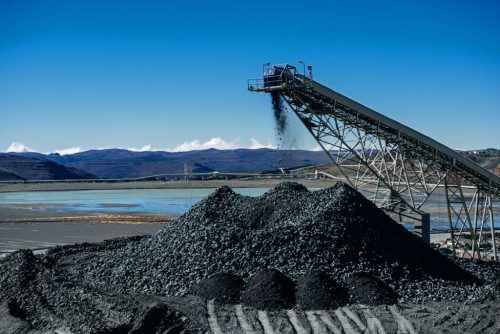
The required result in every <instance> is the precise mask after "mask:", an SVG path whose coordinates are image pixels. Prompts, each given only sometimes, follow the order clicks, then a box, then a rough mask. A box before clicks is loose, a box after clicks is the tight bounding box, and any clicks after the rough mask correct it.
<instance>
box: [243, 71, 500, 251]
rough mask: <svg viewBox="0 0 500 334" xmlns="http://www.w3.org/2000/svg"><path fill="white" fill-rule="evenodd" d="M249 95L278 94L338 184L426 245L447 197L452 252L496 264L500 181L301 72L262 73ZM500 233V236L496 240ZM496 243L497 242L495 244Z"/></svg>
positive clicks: (438, 145)
mask: <svg viewBox="0 0 500 334" xmlns="http://www.w3.org/2000/svg"><path fill="white" fill-rule="evenodd" d="M264 70H265V71H264V77H263V78H262V79H250V80H248V89H249V90H250V91H252V92H268V93H272V92H274V94H279V95H280V96H281V97H282V98H283V99H284V100H285V101H286V103H287V104H288V106H289V107H290V109H291V110H292V111H293V112H294V113H295V114H296V115H297V116H298V118H299V119H300V121H301V122H302V123H303V124H304V126H305V127H306V128H307V130H308V131H309V132H310V133H311V135H312V136H313V137H314V138H315V140H316V141H317V143H318V144H319V145H320V146H321V148H322V149H323V150H324V151H325V152H326V153H327V155H328V157H329V158H330V159H331V161H332V162H333V163H334V165H335V166H336V167H337V168H336V169H337V170H336V172H335V173H334V176H336V177H338V178H339V179H343V180H345V181H346V182H348V183H349V184H351V185H352V186H354V187H355V188H357V189H359V190H361V191H363V192H364V193H365V195H367V197H368V198H369V199H370V200H372V201H373V202H374V203H375V204H376V205H377V206H379V207H380V208H382V209H384V210H385V211H386V212H388V213H389V214H391V215H392V216H393V217H395V218H399V219H400V220H401V221H408V219H410V220H413V221H414V222H415V227H416V229H420V233H421V234H422V237H423V238H424V240H426V241H428V240H429V213H426V212H425V211H426V207H425V204H426V203H427V200H428V199H429V197H430V196H431V195H433V194H434V195H435V196H441V198H443V197H444V200H443V201H444V202H445V203H446V207H447V216H448V219H447V220H448V223H449V232H450V240H451V247H452V248H453V251H454V252H455V253H456V254H459V255H461V256H464V257H474V258H480V259H493V260H497V259H498V258H497V248H498V246H499V245H498V242H497V240H495V226H494V213H493V203H494V201H498V199H500V178H499V177H498V176H496V175H494V174H493V173H490V172H489V171H487V170H485V169H484V168H482V167H481V166H479V165H477V164H476V163H474V162H473V161H472V160H470V159H468V158H466V157H465V156H463V155H462V154H460V153H458V152H456V151H454V150H452V149H450V148H448V147H446V146H445V145H443V144H440V143H438V142H437V141H435V140H433V139H431V138H429V137H427V136H425V135H423V134H421V133H419V132H417V131H415V130H413V129H411V128H409V127H407V126H405V125H403V124H401V123H398V122H396V121H395V120H393V119H390V118H389V117H386V116H384V115H382V114H380V113H378V112H376V111H374V110H372V109H370V108H368V107H365V106H364V105H362V104H360V103H358V102H356V101H354V100H351V99H350V98H348V97H346V96H344V95H342V94H339V93H337V92H335V91H334V90H332V89H329V88H328V87H325V86H323V85H321V84H319V83H317V82H316V81H314V80H312V76H306V75H305V73H304V74H299V73H297V72H296V69H295V67H293V66H290V65H275V66H272V67H268V68H267V69H266V68H265V69H264ZM497 233H498V232H497ZM497 237H498V236H497Z"/></svg>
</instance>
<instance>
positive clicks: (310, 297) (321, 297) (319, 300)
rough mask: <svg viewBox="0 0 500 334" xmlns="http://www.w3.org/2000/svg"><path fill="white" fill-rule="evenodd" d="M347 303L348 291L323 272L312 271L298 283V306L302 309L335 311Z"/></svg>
mask: <svg viewBox="0 0 500 334" xmlns="http://www.w3.org/2000/svg"><path fill="white" fill-rule="evenodd" d="M347 303H349V293H348V291H347V289H346V288H344V287H343V286H342V285H340V284H339V283H337V282H336V281H335V280H334V279H333V278H331V277H330V275H328V274H327V273H325V272H323V271H312V272H310V273H307V274H306V275H304V276H302V277H300V278H299V279H298V281H297V304H298V305H299V306H300V307H301V308H302V309H305V310H327V309H335V308H337V307H341V306H344V305H346V304H347Z"/></svg>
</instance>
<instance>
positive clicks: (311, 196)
mask: <svg viewBox="0 0 500 334" xmlns="http://www.w3.org/2000/svg"><path fill="white" fill-rule="evenodd" d="M481 268H483V269H481ZM484 268H485V267H483V266H479V264H477V263H475V262H470V261H469V262H468V263H467V264H466V265H462V264H461V262H454V261H452V260H450V259H449V258H448V257H446V256H444V255H442V254H440V253H439V252H437V251H436V250H434V249H432V248H431V247H429V246H428V245H426V244H425V243H423V242H422V241H421V240H420V239H419V238H418V237H416V236H415V235H413V234H411V233H410V232H408V231H407V230H406V229H404V227H402V226H401V225H399V224H397V223H396V222H394V221H393V220H392V219H391V218H390V217H388V216H387V215H386V214H385V213H384V212H382V211H381V210H379V209H378V208H377V207H376V206H375V205H374V204H372V203H371V202H370V201H369V200H367V199H366V198H364V197H363V196H362V195H361V194H360V193H359V192H357V191H356V190H354V189H352V188H351V187H349V186H348V185H346V184H344V183H340V182H339V183H337V184H336V185H335V186H333V187H331V188H327V189H323V190H318V191H309V190H307V189H306V188H305V187H303V186H301V185H299V184H296V183H282V184H280V185H279V186H277V187H275V188H273V189H271V190H269V191H268V192H266V193H265V194H264V195H262V196H259V197H247V196H243V195H239V194H237V193H235V192H233V191H232V190H231V189H230V188H228V187H221V188H219V189H217V190H216V191H215V192H214V193H213V194H212V195H210V196H208V197H207V198H206V199H204V200H202V201H201V202H199V203H198V204H196V205H194V206H193V207H192V208H191V209H190V210H189V212H187V213H186V214H184V215H182V216H181V217H180V218H178V219H177V220H176V221H174V222H172V223H170V224H169V225H167V226H166V227H165V228H164V229H162V230H161V231H159V232H158V233H156V234H154V235H151V236H149V237H145V238H132V239H120V240H118V239H117V240H115V241H108V242H104V243H101V244H96V245H88V244H83V245H76V246H65V247H58V248H55V249H52V250H50V251H49V252H47V253H46V254H45V255H41V256H34V255H33V254H32V253H31V252H29V251H22V252H17V253H15V254H12V255H11V256H8V257H6V258H5V259H3V260H1V261H0V304H1V303H9V305H10V306H9V309H10V312H11V313H12V312H13V313H16V314H18V315H19V316H20V317H23V318H28V319H30V321H31V323H32V324H33V323H34V325H38V326H39V327H41V328H42V327H43V328H48V327H47V326H49V325H50V321H52V320H50V319H53V318H59V319H64V321H63V322H64V324H65V325H66V326H67V327H69V328H72V329H73V330H74V331H75V332H82V333H83V332H85V333H86V332H88V333H91V332H93V331H92V330H88V328H87V327H78V326H80V325H78V324H79V323H81V319H82V317H83V316H84V317H86V318H87V319H88V318H89V317H90V318H92V319H95V320H94V322H93V324H92V326H93V327H92V328H95V330H96V331H97V330H98V329H100V328H101V329H102V328H110V327H113V326H112V325H113V324H114V325H116V324H121V323H123V321H125V320H123V319H129V320H130V321H131V322H130V321H129V322H130V324H129V327H130V328H131V329H132V328H142V327H141V326H145V325H144V321H141V320H140V319H143V318H146V319H149V318H151V317H153V318H154V315H156V316H158V314H160V315H161V314H166V315H168V317H167V318H168V319H173V320H172V321H171V322H168V323H167V324H166V325H165V326H167V327H168V326H180V325H179V322H178V321H177V320H179V319H184V317H183V316H181V315H180V314H179V313H178V310H179V307H177V306H176V308H172V307H171V304H172V303H173V302H172V298H174V299H175V298H191V297H189V296H188V295H190V294H193V293H194V294H198V295H199V296H201V297H202V298H209V296H214V298H215V299H219V300H221V301H223V302H228V303H238V302H241V301H242V300H243V301H245V300H246V301H248V304H251V305H254V306H256V307H258V308H266V304H265V301H264V300H259V299H258V293H249V292H248V291H252V290H251V289H254V290H255V289H261V290H262V289H264V290H262V291H266V290H265V288H266V287H265V286H264V285H266V284H268V283H266V282H271V283H269V284H273V285H276V287H277V288H276V289H275V290H273V291H272V293H274V296H275V297H273V298H274V299H273V298H270V299H272V300H271V301H270V303H271V302H272V303H273V304H272V305H269V308H270V309H271V308H278V307H291V306H293V305H294V303H295V305H297V304H298V305H299V307H300V306H303V307H304V308H308V309H312V308H314V304H315V303H319V304H321V305H323V306H324V307H329V306H331V307H335V306H340V305H343V304H345V303H347V302H349V300H350V301H351V302H363V303H369V302H370V300H367V298H372V300H374V301H375V302H374V303H375V304H376V303H393V302H395V301H396V300H399V302H406V301H411V302H426V301H437V300H443V299H446V300H449V301H464V300H488V299H492V298H498V296H499V293H498V290H499V288H500V287H498V286H496V285H495V283H494V281H495V279H496V280H498V278H497V277H498V275H497V276H495V275H496V274H495V272H496V271H498V268H497V269H494V270H493V269H491V268H490V269H491V270H490V269H488V268H486V269H484ZM495 268H496V267H495ZM495 270H496V271H495ZM471 272H474V273H476V274H479V275H480V277H479V278H478V277H476V276H474V275H472V274H471ZM217 282H220V284H217ZM311 282H312V283H311ZM491 282H493V283H491ZM245 284H246V289H247V290H245ZM312 285H314V287H313V286H312ZM221 286H222V288H221ZM224 286H227V289H226V290H224ZM294 289H298V290H297V291H298V292H297V293H296V296H295V290H294ZM370 289H372V290H373V291H375V292H377V291H379V292H381V293H378V294H377V293H375V294H374V293H373V291H369V290H370ZM318 293H321V294H322V296H315V295H314V294H318ZM266 295H267V296H269V295H270V293H266ZM328 295H331V296H332V298H331V299H330V298H326V297H325V296H328ZM143 296H155V297H154V298H159V300H157V301H156V302H155V303H154V310H155V311H151V307H152V306H151V298H149V299H147V300H146V301H144V297H143ZM166 296H170V297H171V298H170V297H169V298H170V299H169V300H170V302H169V303H170V304H168V303H167V304H165V300H164V299H161V298H164V297H166ZM186 296H187V297H186ZM240 296H241V300H240V299H239V298H240ZM367 296H373V297H367ZM256 297H257V299H256ZM175 300H177V302H176V303H177V304H179V302H178V299H175ZM174 304H175V303H174ZM181 304H182V303H181ZM132 305H135V306H132ZM137 305H142V306H137ZM283 305H284V306H283ZM194 309H196V308H195V307H192V305H191V306H190V307H188V308H187V311H186V312H190V311H191V312H194V311H192V310H194ZM151 312H153V315H151ZM148 317H149V318H148ZM137 318H139V320H137ZM79 319H80V320H79ZM132 319H136V320H132ZM79 321H80V322H79ZM134 321H135V322H134ZM158 321H159V320H158ZM110 322H111V323H112V324H111V325H110ZM125 322H126V321H125ZM44 326H45V327H44ZM106 326H107V327H106ZM75 328H77V329H78V328H80V329H81V328H84V329H82V330H75ZM113 328H114V327H113ZM182 328H183V327H182ZM137 332H139V331H137Z"/></svg>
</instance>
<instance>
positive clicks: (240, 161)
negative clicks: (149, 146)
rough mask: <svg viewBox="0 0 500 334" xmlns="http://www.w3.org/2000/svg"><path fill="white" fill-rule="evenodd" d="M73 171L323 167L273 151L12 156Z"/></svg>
mask: <svg viewBox="0 0 500 334" xmlns="http://www.w3.org/2000/svg"><path fill="white" fill-rule="evenodd" d="M15 154H16V155H18V156H23V157H30V158H36V159H42V160H46V161H51V162H55V163H58V164H61V165H64V166H66V167H72V168H76V169H79V170H82V171H85V172H87V173H90V174H93V175H95V176H96V177H98V178H112V179H120V178H136V177H143V176H149V175H156V174H169V173H183V172H184V164H186V163H187V164H188V165H189V166H190V167H191V169H192V172H194V173H196V172H200V173H202V172H211V171H218V172H263V171H270V170H277V169H278V168H280V167H282V168H292V167H300V166H306V165H315V164H324V163H327V162H328V161H329V160H328V158H327V157H326V155H325V153H323V152H316V151H304V150H290V151H280V150H273V149H257V150H250V149H236V150H216V149H208V150H199V151H188V152H162V151H156V152H132V151H128V150H122V149H108V150H91V151H86V152H81V153H76V154H71V155H63V156H61V155H59V154H48V155H45V154H40V153H15Z"/></svg>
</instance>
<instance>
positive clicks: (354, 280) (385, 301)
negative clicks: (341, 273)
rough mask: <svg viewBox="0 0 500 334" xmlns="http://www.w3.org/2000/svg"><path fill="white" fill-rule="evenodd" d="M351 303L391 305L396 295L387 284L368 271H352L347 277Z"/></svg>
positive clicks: (394, 301) (395, 299)
mask: <svg viewBox="0 0 500 334" xmlns="http://www.w3.org/2000/svg"><path fill="white" fill-rule="evenodd" d="M346 283H347V285H348V286H349V292H350V298H349V300H350V301H351V303H356V304H363V305H391V304H395V303H396V301H397V296H396V294H395V293H394V291H393V290H392V289H391V287H389V286H388V285H387V284H385V283H384V282H382V281H381V280H379V279H378V278H376V277H374V276H373V275H371V274H369V273H353V274H352V276H351V277H349V278H348V279H347V282H346Z"/></svg>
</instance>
